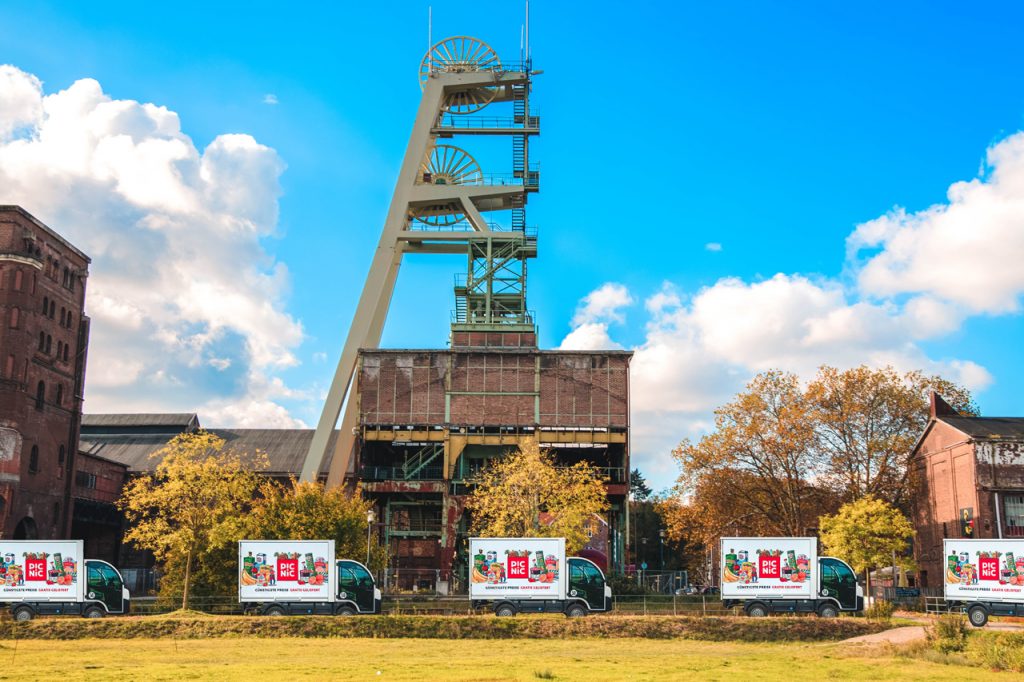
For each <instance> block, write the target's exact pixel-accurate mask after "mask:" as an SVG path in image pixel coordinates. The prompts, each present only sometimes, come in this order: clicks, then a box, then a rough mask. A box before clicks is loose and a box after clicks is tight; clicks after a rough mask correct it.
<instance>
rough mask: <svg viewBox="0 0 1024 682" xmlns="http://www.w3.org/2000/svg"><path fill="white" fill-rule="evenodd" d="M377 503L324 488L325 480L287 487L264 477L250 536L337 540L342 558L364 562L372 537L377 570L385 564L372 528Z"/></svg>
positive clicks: (338, 555)
mask: <svg viewBox="0 0 1024 682" xmlns="http://www.w3.org/2000/svg"><path fill="white" fill-rule="evenodd" d="M372 506H373V505H372V504H371V503H370V502H369V501H368V500H365V499H363V498H362V496H361V495H360V494H358V493H356V494H354V495H350V494H348V493H347V492H346V491H345V489H344V488H341V487H338V488H332V489H330V490H325V489H324V486H323V485H322V484H320V483H312V482H305V483H298V482H296V481H295V480H294V479H293V480H292V481H291V482H290V483H289V484H288V485H281V484H279V483H277V482H274V481H264V482H263V484H262V485H261V486H260V499H259V501H258V502H257V503H256V504H255V506H254V509H253V512H252V514H251V515H250V518H249V522H248V529H247V536H248V537H249V538H251V539H258V540H310V539H316V540H334V550H335V554H336V557H335V558H337V559H356V560H358V561H362V560H363V559H364V558H365V557H366V553H367V541H368V539H369V541H370V566H369V568H370V569H371V570H372V571H379V570H381V569H383V568H384V567H385V564H386V563H387V557H386V552H385V548H384V547H382V546H381V545H379V544H378V543H377V541H376V536H374V535H371V534H370V533H369V532H368V530H369V529H368V528H367V523H368V522H367V512H368V511H369V510H370V509H371V507H372Z"/></svg>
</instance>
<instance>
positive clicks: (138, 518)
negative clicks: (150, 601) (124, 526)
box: [118, 431, 266, 608]
mask: <svg viewBox="0 0 1024 682" xmlns="http://www.w3.org/2000/svg"><path fill="white" fill-rule="evenodd" d="M151 456H152V457H153V458H159V459H160V462H159V463H158V464H157V466H156V470H155V471H154V473H153V474H152V475H146V476H139V477H137V478H133V479H131V480H130V481H129V482H128V483H127V485H126V486H125V488H124V491H123V493H122V496H121V499H120V501H119V503H118V504H119V507H120V508H121V510H122V511H123V512H124V515H125V518H126V519H127V521H128V531H127V533H125V540H126V541H128V542H132V543H134V544H135V546H137V547H139V548H140V549H147V550H150V551H151V552H153V555H154V556H155V557H156V560H157V561H158V562H160V563H161V564H162V565H163V567H164V571H165V582H166V585H165V586H162V587H161V589H162V590H171V589H173V590H175V591H177V590H179V589H180V590H181V595H182V601H181V605H182V608H187V607H188V599H189V593H190V590H191V587H192V585H193V582H194V581H195V579H196V577H197V576H199V577H204V578H206V579H212V577H213V575H216V574H217V573H218V571H217V569H216V568H215V566H217V565H219V564H221V563H222V561H223V557H224V556H225V554H228V555H230V551H229V550H232V549H233V543H234V542H236V541H237V539H238V538H239V537H241V536H242V535H243V531H244V529H245V524H246V521H247V516H248V512H249V510H250V509H251V507H252V504H253V500H254V498H255V496H256V491H257V489H258V488H259V483H260V479H259V475H258V474H257V473H256V472H257V471H258V470H259V469H262V468H265V466H266V458H265V457H264V456H262V455H260V454H259V453H256V454H254V455H252V456H244V455H241V454H239V453H235V452H231V451H228V450H225V449H224V440H223V439H222V438H218V437H217V436H215V435H213V434H211V433H208V432H206V431H198V432H195V433H187V434H181V435H179V436H176V437H175V438H174V439H173V440H171V441H170V442H169V443H167V445H165V446H164V447H162V448H161V449H160V450H158V451H156V452H155V453H153V455H151ZM218 558H219V559H220V560H219V561H218ZM211 571H212V574H211Z"/></svg>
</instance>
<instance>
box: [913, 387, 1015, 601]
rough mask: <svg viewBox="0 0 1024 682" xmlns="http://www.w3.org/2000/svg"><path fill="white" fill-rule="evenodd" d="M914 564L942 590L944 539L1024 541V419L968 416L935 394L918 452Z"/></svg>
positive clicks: (928, 582)
mask: <svg viewBox="0 0 1024 682" xmlns="http://www.w3.org/2000/svg"><path fill="white" fill-rule="evenodd" d="M911 466H912V470H913V473H914V476H915V480H916V482H917V486H918V490H917V495H916V498H915V501H916V504H915V512H914V513H915V519H914V520H915V526H916V528H917V538H916V540H915V543H914V552H915V558H916V560H917V563H918V567H919V569H920V582H921V585H922V586H924V587H935V586H941V585H942V575H943V570H944V569H943V556H942V540H943V538H1008V537H1024V417H968V416H963V415H961V414H959V413H958V412H957V411H956V410H954V409H953V408H952V407H950V405H949V404H947V403H946V402H945V401H944V400H943V399H942V398H941V397H939V396H938V395H935V394H933V395H932V406H931V418H930V419H929V421H928V425H927V426H926V427H925V430H924V433H923V434H922V435H921V437H920V438H919V439H918V441H917V444H916V445H915V446H914V450H913V452H912V458H911Z"/></svg>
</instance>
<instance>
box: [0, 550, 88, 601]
mask: <svg viewBox="0 0 1024 682" xmlns="http://www.w3.org/2000/svg"><path fill="white" fill-rule="evenodd" d="M84 584H85V566H84V564H83V562H82V541H81V540H2V541H0V601H2V602H12V601H37V602H41V601H59V602H74V601H81V600H82V594H83V585H84Z"/></svg>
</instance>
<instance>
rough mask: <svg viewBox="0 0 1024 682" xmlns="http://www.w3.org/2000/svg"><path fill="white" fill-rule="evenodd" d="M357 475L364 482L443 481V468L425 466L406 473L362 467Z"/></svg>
mask: <svg viewBox="0 0 1024 682" xmlns="http://www.w3.org/2000/svg"><path fill="white" fill-rule="evenodd" d="M359 475H360V477H361V478H362V479H363V480H364V481H440V480H443V479H444V467H443V466H425V467H423V468H422V469H419V470H418V471H409V472H407V471H406V470H405V469H403V468H402V467H378V466H364V467H362V468H361V469H360V470H359Z"/></svg>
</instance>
